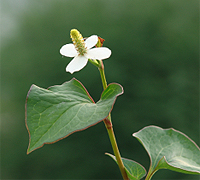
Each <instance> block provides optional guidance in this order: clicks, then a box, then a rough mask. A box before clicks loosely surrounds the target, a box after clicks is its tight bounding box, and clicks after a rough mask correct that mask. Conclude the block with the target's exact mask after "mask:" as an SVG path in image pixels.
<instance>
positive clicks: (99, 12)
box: [1, 0, 199, 180]
mask: <svg viewBox="0 0 200 180" xmlns="http://www.w3.org/2000/svg"><path fill="white" fill-rule="evenodd" d="M1 7H2V8H1V13H3V12H6V13H5V14H6V15H5V16H4V14H3V15H2V17H5V18H3V21H1V23H3V22H5V24H2V25H1V30H2V31H1V36H3V38H1V67H2V68H1V126H2V128H1V178H2V179H57V178H58V177H59V178H61V179H66V176H67V178H68V179H95V178H97V177H98V178H99V179H112V178H113V179H118V178H119V177H120V174H119V173H118V169H117V166H116V168H115V167H113V168H112V169H110V167H112V165H113V164H112V163H113V162H112V161H108V159H107V158H102V156H100V155H99V154H104V153H105V151H107V152H111V151H112V150H111V147H110V144H109V141H108V138H107V134H106V132H105V129H104V124H103V123H99V124H98V125H96V126H94V127H92V128H88V129H87V131H82V132H79V133H74V134H73V135H72V136H69V137H68V138H67V139H64V140H62V141H59V142H58V143H59V144H55V145H52V146H44V147H43V148H42V149H41V150H40V151H36V152H35V153H31V154H30V155H29V156H26V154H25V149H26V148H27V143H28V136H27V130H26V127H25V125H24V101H25V98H26V94H27V91H28V89H29V87H30V86H31V84H32V83H34V84H37V85H38V86H40V87H45V88H46V87H49V86H50V85H53V84H61V83H63V82H65V81H68V80H70V79H71V78H72V77H76V78H77V79H79V80H81V82H82V83H83V84H84V86H85V87H87V89H88V90H89V92H90V94H91V95H92V97H93V99H94V100H95V102H96V100H98V99H99V97H100V94H101V92H102V87H101V84H100V78H99V73H98V71H97V70H96V69H95V68H94V67H93V65H90V64H89V63H88V65H87V66H86V67H85V68H84V69H83V70H82V71H81V72H80V73H75V74H73V75H70V74H69V73H66V72H65V67H66V65H67V64H68V63H69V62H70V60H71V59H70V58H65V57H63V58H62V57H61V55H60V54H59V49H60V47H61V46H62V45H63V44H65V43H68V42H71V39H70V37H69V31H70V29H71V28H77V29H79V30H80V31H81V32H82V34H83V36H84V37H88V36H90V35H92V34H94V33H95V34H97V35H99V36H101V37H102V38H104V39H105V40H106V41H105V43H104V45H105V46H106V47H109V48H110V49H111V50H112V56H111V58H110V59H109V60H106V61H105V71H106V76H107V80H108V82H111V81H112V82H119V83H120V84H122V85H123V87H124V90H125V94H124V95H123V97H122V98H119V99H118V103H117V104H116V105H115V108H114V110H113V113H112V119H113V124H114V128H115V132H117V141H118V143H119V145H120V150H121V152H122V154H123V155H124V156H126V157H131V159H134V160H136V161H137V162H141V164H143V165H144V167H148V165H149V161H148V156H147V154H146V152H145V150H143V148H142V147H141V146H138V142H137V141H136V140H135V141H134V140H133V143H132V144H131V143H128V142H131V139H132V138H131V136H130V135H129V134H128V133H130V132H132V131H134V132H135V131H136V130H138V129H141V128H142V127H144V126H147V125H150V124H154V125H158V126H160V127H163V128H168V127H174V128H175V129H179V130H181V131H183V132H185V133H186V134H187V135H189V136H190V137H191V138H192V139H193V140H194V141H195V142H199V126H197V124H198V123H199V25H198V24H199V1H197V0H192V1H188V0H176V1H169V0H162V1H144V0H141V1H129V0H124V1H120V0H115V1H114V3H113V0H100V1H96V2H95V3H94V1H93V0H85V1H84V2H83V1H82V0H76V1H73V0H71V1H70V0H68V1H63V0H56V1H55V0H39V1H31V0H15V1H13V0H1ZM3 30H4V31H3ZM3 32H6V34H4V33H3ZM124 102H126V103H124ZM124 122H126V123H124ZM80 134H81V135H80ZM91 134H92V137H91ZM99 134H100V136H99ZM125 137H126V138H125ZM80 149H81V150H80ZM133 149H134V153H133ZM74 152H75V153H74ZM66 154H67V155H68V156H66ZM49 157H50V158H49ZM64 157H65V158H64ZM94 159H95V160H96V161H97V162H98V163H95V164H94ZM78 160H79V161H78ZM80 160H81V162H80ZM77 161H78V162H79V163H78V165H79V166H77ZM69 164H70V166H69ZM88 169H90V170H91V171H90V172H89V171H88ZM77 172H79V173H77ZM102 172H104V173H102ZM117 173H118V174H117ZM163 177H165V179H190V180H192V179H195V180H197V179H199V177H198V176H194V175H189V174H181V173H176V172H172V171H167V170H161V171H158V173H156V174H155V176H154V179H159V180H160V179H163Z"/></svg>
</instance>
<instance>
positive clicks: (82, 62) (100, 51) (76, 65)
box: [60, 35, 111, 74]
mask: <svg viewBox="0 0 200 180" xmlns="http://www.w3.org/2000/svg"><path fill="white" fill-rule="evenodd" d="M97 42H98V36H97V35H92V36H90V37H89V38H87V39H86V40H85V41H84V46H85V52H84V54H83V53H82V54H83V55H81V54H80V53H79V51H78V48H77V46H75V45H74V44H72V43H70V44H66V45H64V46H62V47H61V49H60V54H62V55H63V56H66V57H74V58H73V59H72V61H71V62H70V63H69V64H68V65H67V67H66V71H67V72H70V73H71V74H72V73H74V72H76V71H79V70H81V69H83V68H84V67H85V66H86V64H87V62H88V59H97V60H102V59H107V58H109V57H110V55H111V50H110V49H108V48H106V47H97V48H92V47H94V46H95V45H96V44H97ZM91 48H92V49H91Z"/></svg>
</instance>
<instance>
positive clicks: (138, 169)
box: [106, 153, 146, 180]
mask: <svg viewBox="0 0 200 180" xmlns="http://www.w3.org/2000/svg"><path fill="white" fill-rule="evenodd" d="M106 155H108V156H110V157H111V158H112V159H113V160H114V161H115V162H116V163H117V160H116V158H115V156H113V155H112V154H109V153H106ZM122 162H123V164H124V167H125V170H126V173H127V175H128V178H129V179H130V180H139V179H141V178H143V177H144V176H145V175H146V170H145V168H144V167H143V166H142V165H140V164H139V163H137V162H135V161H133V160H130V159H126V158H122Z"/></svg>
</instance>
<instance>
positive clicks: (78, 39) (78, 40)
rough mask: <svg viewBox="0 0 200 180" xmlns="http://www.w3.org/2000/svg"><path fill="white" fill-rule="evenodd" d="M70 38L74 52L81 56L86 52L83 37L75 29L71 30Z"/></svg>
mask: <svg viewBox="0 0 200 180" xmlns="http://www.w3.org/2000/svg"><path fill="white" fill-rule="evenodd" d="M70 36H71V38H72V41H73V44H74V46H75V47H76V50H77V51H78V52H79V54H80V55H82V56H83V55H84V54H85V53H86V52H87V49H86V47H85V42H84V39H83V36H82V35H81V33H80V32H79V31H78V30H77V29H72V30H71V31H70Z"/></svg>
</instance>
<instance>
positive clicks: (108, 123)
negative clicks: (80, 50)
mask: <svg viewBox="0 0 200 180" xmlns="http://www.w3.org/2000/svg"><path fill="white" fill-rule="evenodd" d="M98 69H99V72H100V75H101V80H102V84H103V89H104V90H105V89H106V88H107V86H108V85H107V82H106V77H105V72H104V65H103V62H102V61H100V66H99V68H98ZM104 124H105V126H106V129H107V132H108V135H109V138H110V142H111V145H112V148H113V152H114V155H115V157H116V160H117V164H118V166H119V169H120V172H121V174H122V177H123V179H124V180H128V179H129V178H128V175H127V173H126V170H125V167H124V164H123V162H122V158H121V155H120V152H119V149H118V146H117V141H116V138H115V134H114V131H113V126H112V121H111V115H110V114H109V116H108V117H107V118H106V119H104Z"/></svg>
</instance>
